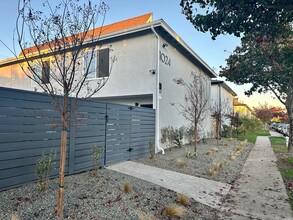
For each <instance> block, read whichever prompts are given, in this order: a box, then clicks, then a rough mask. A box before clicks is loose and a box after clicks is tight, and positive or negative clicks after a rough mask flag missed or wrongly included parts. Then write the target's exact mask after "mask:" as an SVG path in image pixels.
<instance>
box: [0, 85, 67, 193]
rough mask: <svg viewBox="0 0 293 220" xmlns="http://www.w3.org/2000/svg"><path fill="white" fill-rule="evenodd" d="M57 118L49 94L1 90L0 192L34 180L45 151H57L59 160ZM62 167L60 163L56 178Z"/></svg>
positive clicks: (54, 170) (56, 168)
mask: <svg viewBox="0 0 293 220" xmlns="http://www.w3.org/2000/svg"><path fill="white" fill-rule="evenodd" d="M57 117H58V114H57V112H56V111H55V109H54V107H53V106H52V104H51V103H50V99H49V98H48V97H47V96H46V95H44V94H34V93H32V92H24V91H21V90H14V89H5V88H0V190H5V189H7V188H11V186H18V185H21V184H23V183H26V182H30V181H34V180H35V179H36V178H35V175H34V170H35V162H36V160H37V159H38V158H40V155H41V154H42V153H43V152H44V153H45V154H48V153H49V152H50V151H51V150H56V155H57V157H58V155H59V153H60V147H59V146H60V136H61V132H60V131H61V129H60V128H58V127H56V124H55V121H56V120H57ZM59 118H60V116H59ZM68 142H69V141H68ZM58 167H59V163H58V162H57V161H56V164H55V166H54V168H55V169H53V172H52V175H53V176H54V175H56V174H57V172H58ZM66 170H68V164H67V168H66Z"/></svg>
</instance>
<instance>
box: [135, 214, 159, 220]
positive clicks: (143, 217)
mask: <svg viewBox="0 0 293 220" xmlns="http://www.w3.org/2000/svg"><path fill="white" fill-rule="evenodd" d="M138 218H139V220H156V218H155V216H153V215H152V214H146V213H141V214H138Z"/></svg>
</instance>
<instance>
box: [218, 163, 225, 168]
mask: <svg viewBox="0 0 293 220" xmlns="http://www.w3.org/2000/svg"><path fill="white" fill-rule="evenodd" d="M223 166H224V162H223V161H221V162H220V163H219V168H220V169H222V168H223Z"/></svg>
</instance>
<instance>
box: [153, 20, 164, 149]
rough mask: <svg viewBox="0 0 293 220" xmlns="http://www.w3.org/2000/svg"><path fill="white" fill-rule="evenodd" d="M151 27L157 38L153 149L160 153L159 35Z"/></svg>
mask: <svg viewBox="0 0 293 220" xmlns="http://www.w3.org/2000/svg"><path fill="white" fill-rule="evenodd" d="M151 29H152V31H153V33H154V34H155V36H156V38H157V39H158V45H157V62H156V119H155V120H156V126H155V130H156V131H155V132H156V133H155V146H156V147H155V151H156V153H158V152H160V151H162V154H165V151H164V149H163V148H161V146H160V117H159V113H160V111H159V109H160V107H159V104H160V103H159V95H160V93H159V92H160V91H159V83H160V78H159V76H160V37H159V35H158V34H157V32H156V31H155V29H154V26H153V25H152V26H151Z"/></svg>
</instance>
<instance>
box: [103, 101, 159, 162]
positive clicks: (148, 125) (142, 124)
mask: <svg viewBox="0 0 293 220" xmlns="http://www.w3.org/2000/svg"><path fill="white" fill-rule="evenodd" d="M154 129H155V117H154V110H152V109H143V108H139V107H133V106H125V105H115V104H107V111H106V141H105V143H106V144H105V165H109V164H113V163H117V162H121V161H127V160H134V159H137V158H139V157H142V156H144V155H146V154H149V148H148V144H149V142H150V141H154V135H155V131H154Z"/></svg>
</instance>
